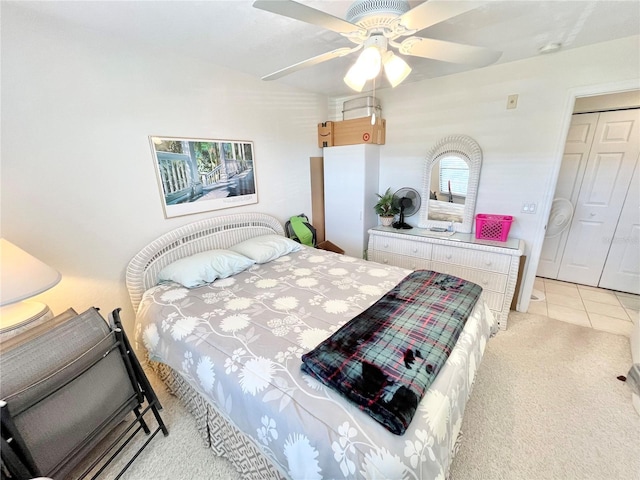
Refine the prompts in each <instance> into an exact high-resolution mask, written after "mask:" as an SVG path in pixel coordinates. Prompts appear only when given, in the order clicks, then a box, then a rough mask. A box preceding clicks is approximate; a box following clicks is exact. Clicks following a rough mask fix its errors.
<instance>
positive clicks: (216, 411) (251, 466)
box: [126, 213, 497, 479]
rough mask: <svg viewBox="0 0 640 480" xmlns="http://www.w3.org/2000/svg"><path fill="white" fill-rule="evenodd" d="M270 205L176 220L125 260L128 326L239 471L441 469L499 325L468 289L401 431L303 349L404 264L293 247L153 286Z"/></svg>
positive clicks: (378, 291)
mask: <svg viewBox="0 0 640 480" xmlns="http://www.w3.org/2000/svg"><path fill="white" fill-rule="evenodd" d="M269 234H271V235H273V234H276V235H280V236H283V235H284V231H283V228H282V226H281V224H280V223H279V221H278V220H277V219H275V218H273V217H271V216H268V215H265V214H257V213H246V214H238V215H230V216H221V217H216V218H212V219H209V220H205V221H202V222H197V223H193V224H190V225H186V226H184V227H181V228H178V229H176V230H173V231H171V232H169V233H167V234H165V235H163V236H161V237H159V238H158V239H157V240H155V241H154V242H152V243H151V244H149V245H148V246H146V247H145V248H144V249H142V250H141V251H140V252H139V253H138V254H137V255H136V256H135V257H134V258H133V259H132V260H131V262H130V264H129V266H128V268H127V275H126V280H127V288H128V290H129V294H130V297H131V301H132V305H133V307H134V310H135V311H136V312H137V314H136V325H135V338H136V342H137V343H138V345H139V347H138V348H141V349H144V350H146V354H147V355H148V358H149V364H150V365H151V366H152V368H154V369H155V370H156V372H157V373H158V374H159V375H160V376H161V378H162V379H163V380H164V381H165V383H166V384H167V386H168V387H169V389H170V390H171V391H172V392H173V393H174V394H176V395H177V396H179V397H180V398H181V399H182V400H183V401H184V402H185V404H186V405H187V407H188V408H189V410H190V411H191V413H192V414H193V415H194V417H195V418H196V422H197V424H198V429H199V430H200V433H201V434H202V436H203V440H204V441H205V443H206V444H207V445H209V446H210V448H211V449H212V450H213V452H214V453H215V454H217V455H220V456H224V457H226V458H228V459H229V460H230V461H231V462H232V463H233V464H234V466H235V467H236V469H237V470H238V471H239V472H241V473H242V474H243V477H244V478H251V479H255V478H265V479H266V478H269V479H272V478H292V479H314V478H317V479H320V478H367V479H369V478H392V479H444V478H446V477H447V476H448V472H449V467H450V465H451V462H452V459H453V456H454V454H455V451H456V448H457V441H458V439H459V436H460V426H461V423H462V417H463V414H464V408H465V405H466V402H467V400H468V398H469V396H470V394H471V389H472V385H473V380H474V377H475V373H476V369H477V367H478V365H479V364H480V361H481V359H482V355H483V352H484V349H485V345H486V342H487V341H488V339H489V337H490V336H491V335H492V334H493V333H495V331H496V330H497V324H496V322H495V320H494V318H493V316H492V314H491V312H490V311H489V309H488V307H487V305H486V304H485V303H484V302H483V301H482V300H480V301H478V302H477V304H476V305H475V307H474V308H473V311H472V312H471V315H470V317H469V319H468V321H467V322H466V325H465V326H464V329H463V331H462V333H461V334H460V337H459V339H458V342H457V343H456V345H455V348H454V349H453V350H452V352H451V354H450V356H449V358H448V360H447V361H446V363H445V365H444V367H443V368H442V370H441V371H440V373H439V374H438V376H437V377H436V379H435V381H434V382H433V384H432V385H431V387H430V389H429V390H428V391H427V393H426V395H425V396H424V398H423V399H422V401H421V402H420V404H419V406H418V410H417V412H416V415H415V417H414V418H413V421H412V422H411V424H410V425H409V428H408V429H407V431H406V432H405V433H404V434H403V435H401V436H398V435H394V434H392V433H391V432H389V431H387V430H386V429H385V428H384V427H383V426H381V425H380V424H378V423H377V422H375V421H374V420H373V419H372V418H371V417H369V416H368V415H366V414H365V413H363V412H362V411H360V410H359V409H358V408H357V407H356V406H355V405H353V404H351V403H349V402H348V401H347V400H345V399H344V398H342V397H341V396H340V395H339V394H338V393H336V392H334V391H333V390H331V389H329V388H327V387H326V386H324V385H323V384H321V383H320V382H318V381H316V380H315V379H313V378H311V377H310V376H309V375H306V374H305V373H303V372H301V368H300V366H301V360H300V358H301V356H302V355H303V353H305V352H307V351H309V350H311V349H313V348H314V347H315V346H316V345H317V344H318V343H319V342H321V341H322V340H324V339H325V338H326V337H328V336H329V335H331V334H332V333H333V332H335V331H336V330H337V329H339V327H340V326H342V325H344V324H345V323H346V322H348V321H349V320H350V319H351V318H353V317H354V316H355V315H357V314H358V313H360V312H362V311H363V310H365V309H366V308H367V307H369V306H370V305H372V304H373V303H374V302H376V300H377V299H379V298H380V297H381V296H382V295H383V294H385V292H386V291H388V290H390V289H391V288H393V287H394V286H395V285H396V284H397V283H398V282H399V281H400V280H402V279H403V278H404V277H405V276H407V275H408V274H409V273H410V271H409V270H405V269H401V268H397V267H393V266H387V265H382V264H377V263H374V262H367V261H365V260H360V259H355V258H352V257H348V256H344V255H339V254H336V253H333V252H328V251H324V250H318V249H313V248H309V247H305V246H300V250H299V251H296V252H291V253H288V254H286V255H283V256H281V257H279V258H277V259H275V260H273V261H270V262H267V263H263V264H254V265H252V266H251V267H249V268H247V269H246V270H244V271H242V272H240V273H238V274H235V275H233V276H230V277H228V278H224V279H220V280H216V281H214V282H213V283H212V284H209V285H204V286H201V287H197V288H192V289H187V288H184V287H183V286H182V285H179V284H176V283H171V282H169V283H160V284H158V273H159V272H160V271H161V270H162V269H163V268H164V267H166V266H167V265H169V264H171V263H172V262H174V261H175V260H177V259H180V258H184V257H188V256H191V255H193V254H196V253H198V252H203V251H207V250H211V249H226V248H228V247H230V246H232V245H236V244H238V243H240V242H243V241H245V240H248V239H250V238H254V237H258V236H262V235H269Z"/></svg>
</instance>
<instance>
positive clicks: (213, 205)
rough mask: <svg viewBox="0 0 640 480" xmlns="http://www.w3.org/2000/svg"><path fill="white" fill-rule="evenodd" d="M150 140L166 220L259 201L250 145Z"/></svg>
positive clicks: (253, 157)
mask: <svg viewBox="0 0 640 480" xmlns="http://www.w3.org/2000/svg"><path fill="white" fill-rule="evenodd" d="M149 139H150V142H151V150H152V152H153V160H154V164H155V169H156V176H157V178H158V185H159V189H160V195H161V199H162V206H163V208H164V214H165V217H166V218H171V217H177V216H180V215H189V214H192V213H201V212H207V211H211V210H220V209H222V208H231V207H239V206H241V205H249V204H252V203H258V193H257V190H256V173H255V171H256V169H255V156H254V151H253V142H249V141H245V140H211V139H203V138H178V137H155V136H151V137H149Z"/></svg>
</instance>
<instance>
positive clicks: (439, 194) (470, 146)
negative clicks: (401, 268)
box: [419, 135, 482, 233]
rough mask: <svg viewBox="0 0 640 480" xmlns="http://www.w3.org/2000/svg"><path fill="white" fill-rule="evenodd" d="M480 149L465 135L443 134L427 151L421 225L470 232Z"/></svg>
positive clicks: (480, 160) (479, 163)
mask: <svg viewBox="0 0 640 480" xmlns="http://www.w3.org/2000/svg"><path fill="white" fill-rule="evenodd" d="M481 165H482V150H480V146H479V145H478V143H477V142H476V141H475V140H474V139H473V138H471V137H468V136H466V135H452V136H449V137H444V138H442V139H441V140H440V141H438V143H436V144H435V145H434V147H433V148H432V149H431V150H430V151H429V153H428V154H427V159H426V161H425V164H424V171H423V184H422V200H423V203H422V207H421V209H420V223H419V226H420V227H421V228H432V227H436V228H442V227H444V228H447V227H449V226H450V225H451V224H453V229H454V230H455V231H456V232H463V233H470V232H471V230H472V227H473V215H474V213H475V208H476V194H477V192H478V183H479V180H480V166H481Z"/></svg>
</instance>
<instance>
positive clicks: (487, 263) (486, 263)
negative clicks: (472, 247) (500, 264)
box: [484, 260, 492, 267]
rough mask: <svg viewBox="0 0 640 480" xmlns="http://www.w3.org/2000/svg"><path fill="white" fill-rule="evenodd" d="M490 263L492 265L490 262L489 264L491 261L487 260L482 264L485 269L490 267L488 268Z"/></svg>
mask: <svg viewBox="0 0 640 480" xmlns="http://www.w3.org/2000/svg"><path fill="white" fill-rule="evenodd" d="M491 263H492V262H491V260H487V261H486V262H484V264H485V265H486V266H487V267H490V266H491Z"/></svg>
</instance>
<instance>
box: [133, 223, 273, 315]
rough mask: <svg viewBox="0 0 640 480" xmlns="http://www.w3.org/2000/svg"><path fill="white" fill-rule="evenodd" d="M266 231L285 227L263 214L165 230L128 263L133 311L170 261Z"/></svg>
mask: <svg viewBox="0 0 640 480" xmlns="http://www.w3.org/2000/svg"><path fill="white" fill-rule="evenodd" d="M269 234H277V235H284V229H283V228H282V225H281V224H280V222H279V221H278V220H277V219H276V218H274V217H272V216H270V215H266V214H263V213H239V214H236V215H224V216H221V217H214V218H210V219H207V220H202V221H200V222H195V223H190V224H188V225H184V226H182V227H180V228H176V229H175V230H172V231H170V232H168V233H165V234H164V235H162V236H161V237H159V238H158V239H156V240H154V241H153V242H151V243H150V244H149V245H147V246H146V247H144V248H143V249H142V250H140V252H139V253H138V254H137V255H136V256H135V257H133V259H132V260H131V262H129V265H128V266H127V275H126V281H127V289H128V290H129V297H130V298H131V304H132V305H133V309H134V311H137V310H138V305H139V304H140V300H141V299H142V294H143V293H144V292H145V291H146V290H148V289H149V288H151V287H153V286H154V285H156V284H157V279H158V273H159V272H160V270H162V269H163V268H164V267H165V266H167V265H169V264H170V263H172V262H175V261H176V260H178V259H180V258H183V257H188V256H189V255H193V254H195V253H199V252H204V251H206V250H213V249H217V248H228V247H230V246H231V245H235V244H236V243H239V242H242V241H244V240H247V239H249V238H253V237H257V236H260V235H269Z"/></svg>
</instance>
